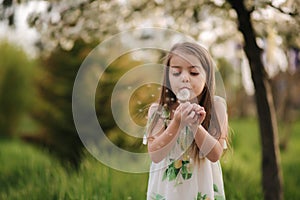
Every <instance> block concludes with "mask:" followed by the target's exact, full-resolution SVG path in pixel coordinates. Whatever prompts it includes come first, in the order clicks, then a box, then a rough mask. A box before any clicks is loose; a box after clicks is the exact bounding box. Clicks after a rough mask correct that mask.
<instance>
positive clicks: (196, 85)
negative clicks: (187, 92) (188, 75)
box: [193, 79, 205, 96]
mask: <svg viewBox="0 0 300 200" xmlns="http://www.w3.org/2000/svg"><path fill="white" fill-rule="evenodd" d="M204 85H205V80H204V79H195V80H194V81H193V90H194V92H195V95H196V96H198V95H200V94H201V92H202V90H203V88H204Z"/></svg>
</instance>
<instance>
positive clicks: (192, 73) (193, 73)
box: [190, 72, 199, 76]
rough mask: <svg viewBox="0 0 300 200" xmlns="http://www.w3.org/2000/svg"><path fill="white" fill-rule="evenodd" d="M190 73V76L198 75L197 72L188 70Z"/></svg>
mask: <svg viewBox="0 0 300 200" xmlns="http://www.w3.org/2000/svg"><path fill="white" fill-rule="evenodd" d="M190 74H191V75H192V76H198V75H199V72H190Z"/></svg>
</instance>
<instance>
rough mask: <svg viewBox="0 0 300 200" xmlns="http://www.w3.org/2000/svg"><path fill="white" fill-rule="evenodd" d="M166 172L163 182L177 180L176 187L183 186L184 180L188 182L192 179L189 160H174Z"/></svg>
mask: <svg viewBox="0 0 300 200" xmlns="http://www.w3.org/2000/svg"><path fill="white" fill-rule="evenodd" d="M170 161H171V164H170V165H169V166H168V168H167V169H166V170H165V172H164V175H163V178H162V180H163V181H164V180H166V179H167V180H168V181H173V180H176V182H175V185H178V184H181V183H182V180H188V179H190V178H191V177H192V166H191V163H190V161H189V160H183V159H178V160H173V159H170Z"/></svg>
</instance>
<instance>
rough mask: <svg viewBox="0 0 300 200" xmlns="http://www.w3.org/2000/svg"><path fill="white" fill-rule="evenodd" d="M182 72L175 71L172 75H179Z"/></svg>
mask: <svg viewBox="0 0 300 200" xmlns="http://www.w3.org/2000/svg"><path fill="white" fill-rule="evenodd" d="M180 74H181V73H180V72H173V73H172V75H173V76H179V75H180Z"/></svg>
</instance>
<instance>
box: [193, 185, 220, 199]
mask: <svg viewBox="0 0 300 200" xmlns="http://www.w3.org/2000/svg"><path fill="white" fill-rule="evenodd" d="M213 188H214V192H215V193H216V192H219V189H218V186H217V185H216V184H213ZM195 200H211V199H210V198H209V197H207V195H206V194H202V193H201V192H198V194H197V197H196V198H195ZM214 200H225V197H223V196H221V195H214Z"/></svg>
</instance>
